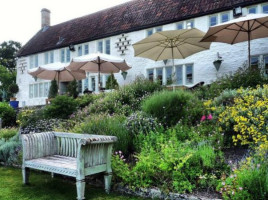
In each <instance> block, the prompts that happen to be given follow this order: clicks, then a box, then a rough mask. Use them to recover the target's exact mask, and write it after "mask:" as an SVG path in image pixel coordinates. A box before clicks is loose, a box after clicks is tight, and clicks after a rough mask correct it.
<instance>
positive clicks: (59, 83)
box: [58, 72, 60, 94]
mask: <svg viewBox="0 0 268 200" xmlns="http://www.w3.org/2000/svg"><path fill="white" fill-rule="evenodd" d="M58 94H60V73H59V72H58Z"/></svg>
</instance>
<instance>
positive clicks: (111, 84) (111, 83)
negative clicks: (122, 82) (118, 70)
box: [106, 73, 118, 89]
mask: <svg viewBox="0 0 268 200" xmlns="http://www.w3.org/2000/svg"><path fill="white" fill-rule="evenodd" d="M117 88H118V83H117V80H116V79H115V77H114V74H113V73H112V74H111V75H110V76H109V77H108V79H107V82H106V89H117Z"/></svg>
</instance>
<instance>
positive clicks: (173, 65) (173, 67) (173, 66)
mask: <svg viewBox="0 0 268 200" xmlns="http://www.w3.org/2000/svg"><path fill="white" fill-rule="evenodd" d="M171 49H172V74H173V70H174V72H175V64H174V52H173V42H172V41H171ZM172 74H171V80H172V86H173V92H174V91H175V86H174V83H173V81H174V80H173V77H172Z"/></svg>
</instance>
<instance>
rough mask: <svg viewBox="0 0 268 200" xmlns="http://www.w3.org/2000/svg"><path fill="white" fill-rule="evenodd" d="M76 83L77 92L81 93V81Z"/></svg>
mask: <svg viewBox="0 0 268 200" xmlns="http://www.w3.org/2000/svg"><path fill="white" fill-rule="evenodd" d="M77 83H78V92H79V93H82V81H77Z"/></svg>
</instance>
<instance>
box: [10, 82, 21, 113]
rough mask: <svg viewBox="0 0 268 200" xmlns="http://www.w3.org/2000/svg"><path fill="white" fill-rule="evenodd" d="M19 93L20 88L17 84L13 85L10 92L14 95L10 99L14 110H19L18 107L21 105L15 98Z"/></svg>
mask: <svg viewBox="0 0 268 200" xmlns="http://www.w3.org/2000/svg"><path fill="white" fill-rule="evenodd" d="M18 91H19V86H18V85H17V84H16V83H12V84H10V85H9V87H8V92H9V93H10V94H12V97H10V102H9V104H10V105H11V106H12V107H13V108H18V105H19V101H16V99H17V98H16V97H15V95H16V94H17V93H18Z"/></svg>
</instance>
